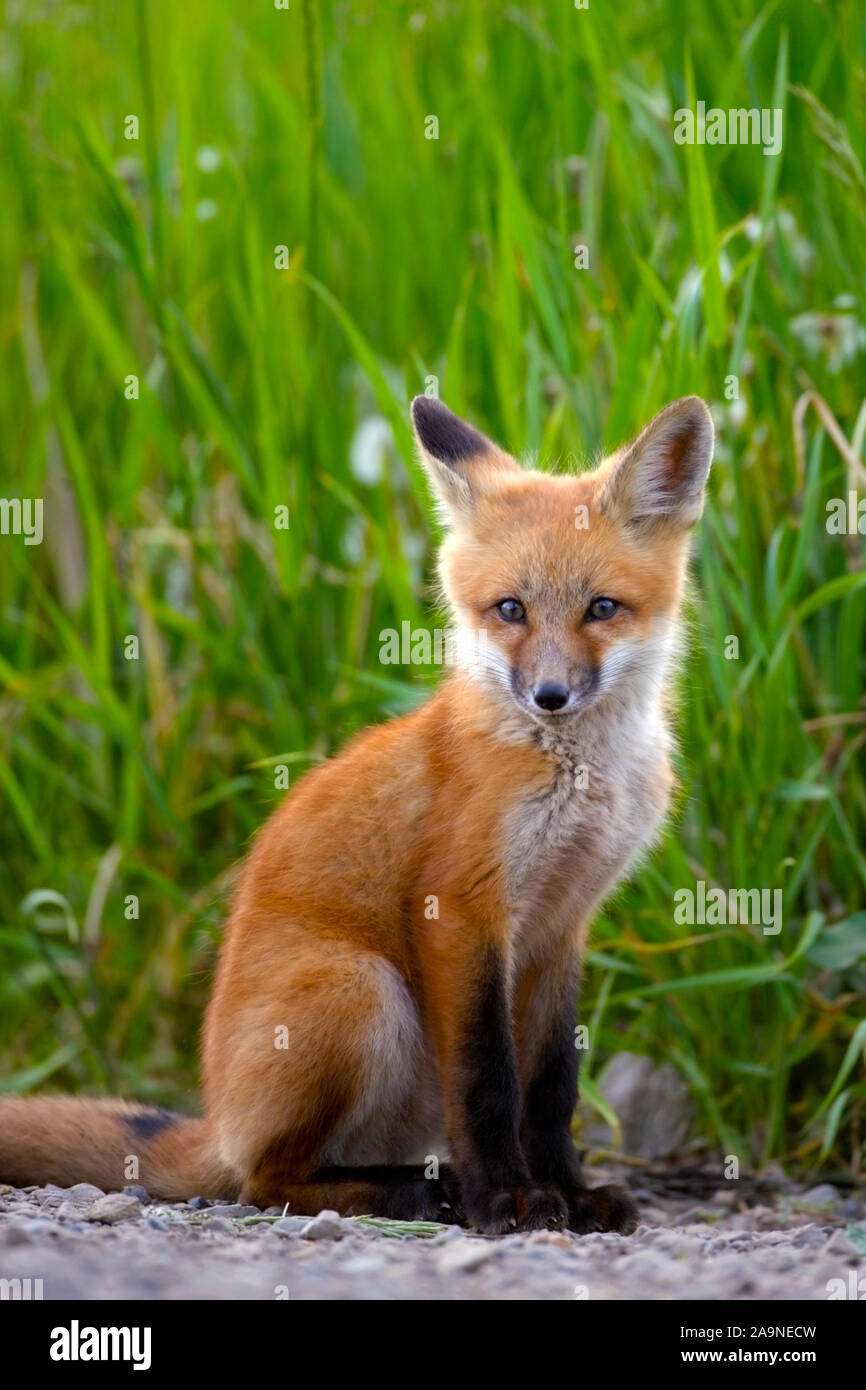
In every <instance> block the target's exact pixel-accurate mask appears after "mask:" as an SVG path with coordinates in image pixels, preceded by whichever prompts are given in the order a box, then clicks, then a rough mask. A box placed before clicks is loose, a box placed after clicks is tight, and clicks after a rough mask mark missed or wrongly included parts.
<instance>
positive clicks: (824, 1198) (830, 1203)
mask: <svg viewBox="0 0 866 1390" xmlns="http://www.w3.org/2000/svg"><path fill="white" fill-rule="evenodd" d="M838 1201H839V1193H838V1191H837V1189H836V1188H835V1187H833V1186H832V1184H831V1183H829V1182H822V1183H819V1185H818V1186H817V1187H810V1188H809V1191H808V1192H804V1193H803V1195H802V1196H801V1197H798V1198H797V1205H798V1206H803V1207H834V1206H835V1205H836V1203H837V1202H838Z"/></svg>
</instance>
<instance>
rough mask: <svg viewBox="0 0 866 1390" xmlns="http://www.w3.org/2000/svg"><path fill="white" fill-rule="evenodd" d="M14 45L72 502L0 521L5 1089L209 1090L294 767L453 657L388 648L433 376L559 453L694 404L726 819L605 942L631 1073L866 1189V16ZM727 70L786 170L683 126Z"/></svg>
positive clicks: (22, 479) (354, 3) (206, 32)
mask: <svg viewBox="0 0 866 1390" xmlns="http://www.w3.org/2000/svg"><path fill="white" fill-rule="evenodd" d="M0 44H2V49H0V54H2V62H0V102H2V113H0V114H2V120H0V142H2V143H0V154H2V160H0V195H2V218H0V288H2V296H0V303H2V306H3V308H2V311H0V333H2V344H3V348H4V370H3V372H2V375H0V420H2V429H3V446H4V465H5V467H4V482H3V490H4V495H6V496H22V497H39V496H44V497H45V498H46V508H45V540H44V543H43V544H42V545H41V546H39V547H24V546H23V543H22V540H21V538H20V537H12V536H5V537H0V586H2V597H3V607H4V621H3V625H2V635H0V738H2V749H0V792H2V796H3V802H4V807H3V820H2V846H3V866H2V873H0V953H2V970H0V1014H2V1025H0V1027H2V1035H0V1060H2V1068H0V1071H2V1077H3V1078H4V1079H3V1081H2V1083H0V1085H2V1087H4V1088H6V1089H10V1088H12V1089H17V1090H20V1091H25V1090H30V1089H33V1088H35V1087H37V1086H40V1085H43V1084H44V1085H45V1086H47V1087H49V1088H58V1089H59V1088H88V1089H93V1090H97V1089H100V1088H104V1087H112V1088H117V1089H122V1090H123V1092H124V1093H127V1094H130V1095H137V1096H141V1097H149V1098H154V1099H159V1100H165V1101H171V1102H175V1103H180V1104H184V1103H190V1102H191V1097H192V1095H193V1092H194V1088H195V1084H196V1079H195V1050H196V1037H197V1031H198V1028H199V1023H200V1016H201V1010H202V1007H203V1004H204V1001H205V999H206V996H207V992H208V985H209V980H210V976H211V972H212V968H213V963H214V959H215V951H216V943H217V941H218V937H219V929H220V922H221V919H222V915H223V911H224V904H225V899H226V894H227V891H228V888H229V886H230V878H231V871H232V866H233V864H234V863H235V862H236V861H237V859H238V857H239V856H240V855H241V854H242V853H243V851H244V849H245V847H246V845H247V843H248V841H249V838H250V836H251V834H252V833H253V832H254V830H255V829H256V827H257V826H258V825H259V824H260V823H261V821H262V820H263V819H264V817H265V816H266V815H267V813H268V811H269V809H270V808H271V807H272V806H273V805H275V804H276V802H277V800H278V798H279V795H280V793H279V792H277V791H276V790H275V787H274V765H275V763H280V762H285V763H287V764H288V765H289V766H290V768H291V774H292V776H293V777H295V776H297V775H299V774H300V772H301V771H302V770H303V768H304V767H305V766H306V765H307V764H308V763H309V762H310V761H311V760H314V759H317V758H319V757H321V756H324V755H327V754H329V753H330V752H331V751H333V750H334V749H336V748H338V747H340V745H341V744H342V743H343V742H344V741H345V739H346V738H347V737H349V736H350V735H351V734H352V733H353V732H354V731H355V730H356V729H358V728H360V727H362V726H363V725H365V724H367V723H369V722H371V721H374V720H377V719H379V718H381V717H383V716H384V715H385V714H386V713H388V712H390V711H393V710H398V709H405V708H407V707H409V706H410V705H411V704H412V703H413V702H414V700H415V699H417V698H418V697H420V696H421V695H423V693H424V690H425V689H426V688H427V685H428V683H429V681H428V678H427V677H426V676H424V675H419V674H418V673H417V672H413V671H411V670H408V671H400V670H396V671H395V669H394V668H383V667H381V666H380V665H379V663H378V660H377V653H378V648H379V638H378V634H379V632H380V631H381V630H382V629H383V628H385V627H390V626H399V624H400V622H401V621H403V620H404V619H408V620H409V621H410V622H411V623H412V624H413V626H417V625H419V624H421V623H422V622H424V621H428V622H429V621H431V612H430V607H429V602H428V589H429V579H430V559H431V551H432V543H433V540H434V536H433V535H432V534H431V529H430V522H429V520H428V512H427V508H426V504H425V495H424V490H423V486H422V483H421V480H420V478H419V475H418V471H417V466H416V464H415V462H414V459H413V455H412V449H411V440H410V434H409V429H408V423H407V419H408V417H407V404H408V401H409V399H410V398H411V396H412V395H414V394H415V393H416V392H418V391H419V390H423V389H424V382H425V379H426V378H427V377H428V376H430V375H435V376H436V377H438V379H439V391H440V394H441V396H442V397H443V399H445V400H446V401H447V402H448V403H449V404H450V405H451V406H452V407H453V408H454V409H456V410H458V411H460V412H463V413H465V414H466V415H467V416H469V417H470V418H471V419H472V420H473V421H475V422H476V423H477V424H478V425H479V426H481V427H482V428H483V429H485V430H486V431H487V432H488V433H490V434H492V435H494V436H495V437H497V438H499V439H501V440H502V441H503V443H505V444H506V445H507V446H508V447H510V448H511V449H512V450H513V451H515V452H518V451H519V452H527V453H531V454H533V455H535V456H536V457H537V458H538V460H539V463H540V465H541V466H553V465H555V464H556V462H557V460H561V459H567V458H571V459H575V460H586V459H587V458H590V457H592V456H593V455H595V454H596V453H598V452H599V451H601V450H602V449H604V448H607V447H613V446H614V445H616V444H617V443H619V442H620V441H621V440H622V439H623V438H624V437H626V436H627V435H629V434H630V433H632V432H634V431H636V430H637V429H638V428H639V427H640V426H641V425H642V424H643V423H644V422H645V421H646V419H647V418H648V417H649V416H650V415H651V414H652V413H653V412H654V411H655V410H656V409H657V408H659V407H661V406H662V405H663V404H665V403H666V402H667V401H669V400H672V399H674V398H675V397H676V396H678V395H681V394H684V393H687V392H698V393H700V394H701V395H703V396H705V397H706V398H707V399H708V400H709V401H711V402H712V403H713V406H714V409H715V411H716V415H717V419H718V425H719V429H718V451H717V463H716V467H715V470H714V475H713V480H712V484H711V492H712V497H711V501H710V504H709V506H708V509H707V513H706V515H705V519H704V522H703V524H702V527H701V531H700V537H699V540H698V542H697V546H696V563H695V577H696V581H697V582H696V593H697V598H696V601H695V608H694V614H693V624H692V643H691V652H690V657H689V661H688V666H687V670H686V672H685V676H684V681H683V693H684V697H685V699H684V709H683V715H682V721H681V724H682V747H683V756H682V766H681V777H682V793H681V798H680V806H679V810H678V814H677V818H676V822H675V824H674V825H673V827H672V828H671V831H670V833H669V834H668V836H667V837H666V840H665V843H664V846H663V848H662V849H661V850H659V852H658V853H657V854H656V855H655V856H654V857H653V859H652V860H651V861H650V862H649V863H648V864H647V866H646V867H645V868H644V869H643V870H642V871H641V872H640V873H639V874H638V875H637V877H636V878H635V880H634V882H633V883H632V884H631V885H629V886H628V887H627V888H626V889H624V890H623V891H622V892H621V893H620V895H619V896H618V897H617V898H616V899H615V900H614V901H613V902H612V903H610V904H609V905H608V908H607V910H606V912H605V915H604V917H603V919H602V920H601V921H600V922H599V924H598V927H597V929H596V933H595V938H594V951H593V954H592V956H591V960H590V968H589V970H588V972H587V974H588V981H587V986H588V995H589V997H588V999H587V1002H586V1006H585V1013H584V1017H585V1018H586V1019H587V1020H588V1021H590V1022H591V1038H592V1043H593V1046H592V1050H591V1051H590V1053H589V1058H588V1062H587V1067H586V1076H587V1086H586V1095H587V1097H588V1100H589V1102H590V1103H591V1102H592V1101H593V1100H598V1095H599V1093H598V1089H597V1084H598V1079H599V1074H600V1071H601V1068H602V1066H603V1063H604V1061H605V1059H606V1058H607V1057H609V1056H610V1055H612V1053H613V1052H615V1051H616V1050H617V1049H619V1048H630V1049H633V1050H637V1051H642V1052H648V1053H650V1054H651V1055H652V1056H654V1057H656V1058H658V1059H659V1060H669V1061H671V1062H673V1064H674V1065H675V1066H676V1067H677V1068H678V1069H679V1070H680V1071H681V1072H682V1074H683V1075H684V1076H685V1077H686V1079H687V1080H688V1082H689V1084H690V1085H691V1087H692V1088H693V1091H694V1093H695V1096H696V1099H697V1101H698V1104H699V1115H700V1127H701V1132H702V1134H703V1136H704V1137H705V1139H706V1140H707V1141H708V1142H709V1143H711V1144H712V1145H714V1146H716V1147H721V1148H722V1150H723V1151H724V1152H725V1153H735V1154H737V1155H739V1156H740V1158H741V1160H742V1161H743V1162H744V1163H749V1164H751V1163H756V1162H760V1161H765V1160H768V1159H770V1158H774V1157H784V1158H787V1159H789V1160H794V1161H797V1162H799V1163H802V1164H817V1163H818V1162H819V1161H821V1160H823V1159H827V1160H830V1161H833V1162H844V1163H848V1164H851V1165H853V1166H854V1167H855V1168H856V1167H857V1166H858V1165H859V1163H860V1161H861V1152H862V1139H861V1127H862V1123H863V1109H864V1100H866V1068H864V1045H866V1036H864V1034H866V1029H864V1026H863V1024H862V1023H860V1024H859V1027H858V1023H859V1021H860V1020H861V1019H862V1018H863V1013H864V994H866V930H864V927H866V918H864V916H863V915H862V907H863V903H864V897H866V893H864V885H866V856H864V848H863V847H864V843H866V834H864V825H866V772H864V758H863V746H864V742H866V709H864V700H863V689H864V681H863V676H864V657H863V653H864V647H866V640H864V638H866V632H864V629H866V587H864V581H866V568H864V545H863V539H862V537H859V536H854V537H847V538H845V537H839V536H834V535H830V534H828V532H827V530H826V527H825V515H826V505H827V502H828V500H829V499H831V498H834V497H840V496H845V495H847V490H848V488H849V487H854V486H858V487H859V493H860V496H861V497H864V496H866V485H864V475H863V474H862V472H858V471H857V460H858V459H859V458H860V457H861V456H862V444H863V437H864V434H866V411H864V408H863V400H862V396H863V386H862V382H863V364H864V347H863V337H864V328H863V325H864V323H866V303H864V297H866V280H864V269H866V265H864V261H866V257H864V247H866V225H864V224H866V211H864V208H866V199H864V190H866V177H864V172H863V169H864V163H866V150H864V126H863V121H862V100H863V93H864V88H866V70H864V52H863V49H864V29H863V22H862V12H861V9H860V6H859V5H857V4H856V3H853V0H840V3H838V4H837V5H835V6H834V7H833V15H832V19H831V17H830V12H829V10H828V8H827V7H825V6H823V5H820V4H817V3H812V0H791V2H790V3H787V4H779V3H777V0H770V3H768V4H766V5H764V6H763V7H760V6H757V5H755V4H752V3H750V0H717V3H713V4H710V3H708V2H707V0H688V2H687V3H686V4H685V6H683V5H682V4H674V3H673V0H660V2H659V3H656V4H649V3H645V4H640V5H637V6H616V7H610V6H606V5H603V4H602V3H600V0H599V3H596V0H592V4H591V7H590V9H589V10H588V11H576V10H574V9H573V8H572V7H571V6H569V5H568V4H567V3H566V2H565V0H561V3H553V0H550V3H535V4H527V5H522V6H498V5H493V4H486V5H484V4H481V3H480V2H479V0H472V2H471V3H469V4H466V5H460V6H458V5H454V4H447V3H444V0H442V2H440V3H433V4H427V5H421V4H419V5H417V6H416V7H415V11H414V15H413V11H412V8H411V7H409V6H402V5H397V4H394V3H385V2H384V0H382V3H378V4H375V5H374V4H373V3H364V2H363V0H344V2H343V3H341V4H339V5H337V6H321V7H319V6H316V5H315V4H313V3H310V0H295V3H293V4H292V6H291V9H290V10H289V11H277V10H274V9H273V8H269V6H268V4H267V3H265V4H261V5H251V4H249V3H240V0H211V3H204V0H187V3H185V4H183V5H174V4H169V3H167V0H154V3H152V4H145V3H138V4H127V5H122V6H111V5H108V4H103V5H98V4H97V5H91V6H87V5H80V4H74V5H73V4H71V3H68V4H67V3H62V2H61V3H51V4H49V3H47V0H39V3H34V4H32V5H22V4H17V5H15V6H12V7H10V13H9V14H8V15H7V27H6V30H5V34H4V36H3V38H2V40H0ZM691 96H694V98H695V99H698V98H702V99H704V100H706V102H707V104H708V106H712V105H715V106H719V107H722V108H725V109H727V108H729V107H739V106H758V107H783V108H784V111H785V127H784V130H785V143H784V150H783V153H782V154H781V155H780V156H779V157H778V158H765V157H763V156H762V154H761V151H760V149H757V148H755V147H750V146H747V147H731V146H700V145H692V146H678V145H676V144H675V143H674V141H673V120H672V117H673V112H674V110H676V109H677V108H679V107H681V106H683V105H685V104H686V102H687V100H690V99H691ZM431 114H434V115H436V116H437V117H438V120H439V138H438V140H428V139H425V133H424V132H425V118H426V117H428V116H429V115H431ZM129 115H135V116H137V117H138V119H139V124H140V130H139V135H140V138H139V139H138V141H132V140H129V141H127V140H125V139H124V135H123V132H124V121H125V118H126V117H127V116H129ZM214 152H215V153H214ZM577 243H582V244H585V245H587V246H588V248H589V255H590V265H589V269H586V270H577V269H575V267H574V249H573V248H574V246H575V244H577ZM280 245H285V246H287V247H288V249H289V265H288V268H286V269H275V263H274V262H275V254H274V248H275V247H277V246H280ZM840 296H845V298H844V299H841V300H840ZM803 315H819V316H822V317H821V318H820V319H818V320H809V319H806V320H804V319H803V317H802V316H803ZM130 374H135V375H137V376H138V377H139V379H140V395H139V399H137V400H128V399H126V398H125V396H124V383H125V379H126V378H127V377H128V376H129V375H130ZM731 374H736V375H737V376H738V377H739V384H740V399H739V402H736V403H732V402H731V401H729V400H727V399H726V397H725V389H726V379H727V378H728V377H729V376H730V375H731ZM806 392H813V393H815V396H816V397H817V398H818V407H817V409H816V408H813V406H809V407H808V408H807V409H806V410H805V413H802V414H801V413H797V410H796V407H797V402H798V401H800V400H802V398H803V396H804V394H805V393H806ZM828 411H829V412H830V413H831V416H832V419H828V414H827V412H828ZM372 416H376V417H379V418H380V419H382V420H384V421H386V422H387V423H388V425H389V426H390V443H389V444H388V445H387V446H386V448H385V454H384V459H383V461H382V472H381V477H380V479H379V481H378V482H377V483H375V484H372V485H371V484H370V483H368V482H365V481H364V480H363V479H362V478H361V477H359V476H357V473H356V471H354V469H353V467H352V464H351V458H352V455H351V447H352V441H353V439H354V438H355V435H356V431H357V430H358V428H359V425H360V424H361V422H363V421H364V420H367V419H368V418H370V417H372ZM833 420H835V421H836V422H838V429H836V428H835V426H834V425H833ZM840 432H841V434H840ZM834 436H835V437H834ZM846 441H847V443H846ZM860 468H861V469H862V464H861V465H860ZM280 505H287V506H288V507H289V509H290V515H291V525H290V528H289V530H287V531H285V530H283V531H281V530H276V529H275V528H274V525H273V517H274V514H275V513H274V509H275V508H276V507H278V506H280ZM129 634H134V635H137V636H138V638H139V640H140V647H141V655H140V659H139V660H137V661H135V660H127V659H125V657H124V639H125V638H126V636H127V635H129ZM729 635H734V636H736V637H738V639H739V658H738V659H736V660H734V659H727V658H726V655H725V642H726V638H727V637H728V636H729ZM697 878H703V879H705V880H706V881H707V882H709V883H713V884H717V885H721V886H723V887H725V888H729V887H743V888H751V887H766V888H777V887H778V888H782V889H783V890H784V926H783V930H782V932H781V934H780V935H779V936H775V937H768V936H763V935H762V934H761V933H760V931H759V930H758V931H755V930H754V929H750V928H749V927H746V926H735V927H732V928H722V927H704V928H701V927H694V928H688V927H685V928H684V927H679V926H677V925H676V924H675V922H674V920H673V895H674V892H675V891H676V890H677V889H678V888H680V887H685V886H689V885H692V886H693V885H694V882H695V880H696V879H697ZM129 895H135V896H136V897H137V899H138V902H139V915H138V917H137V919H135V918H131V919H129V918H127V917H125V915H124V911H125V907H124V905H125V901H126V900H127V898H128V897H129ZM858 912H859V913H860V914H861V915H860V916H859V917H858V916H857V915H856V914H857V913H858Z"/></svg>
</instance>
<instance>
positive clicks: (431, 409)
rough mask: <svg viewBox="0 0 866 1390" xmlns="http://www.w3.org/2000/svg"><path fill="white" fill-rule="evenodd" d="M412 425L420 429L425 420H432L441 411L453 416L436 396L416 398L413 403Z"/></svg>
mask: <svg viewBox="0 0 866 1390" xmlns="http://www.w3.org/2000/svg"><path fill="white" fill-rule="evenodd" d="M411 409H412V423H413V425H415V427H416V428H418V427H419V426H420V425H421V424H422V423H423V422H424V421H425V420H431V419H432V418H433V416H434V415H436V414H437V413H438V412H439V411H440V410H441V411H444V412H445V413H446V414H447V415H450V414H451V411H450V410H449V409H448V407H447V405H443V404H442V402H441V401H440V400H439V399H438V398H437V397H436V396H416V397H415V399H414V400H413V402H412V407H411Z"/></svg>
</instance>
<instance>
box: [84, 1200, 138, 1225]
mask: <svg viewBox="0 0 866 1390" xmlns="http://www.w3.org/2000/svg"><path fill="white" fill-rule="evenodd" d="M140 1216H141V1202H140V1201H139V1200H138V1198H137V1197H130V1196H128V1195H126V1194H125V1193H123V1192H110V1193H109V1194H108V1196H107V1197H100V1198H99V1201H98V1202H94V1203H93V1206H92V1207H91V1208H90V1210H89V1212H88V1213H87V1220H88V1221H98V1222H99V1223H100V1224H101V1225H103V1226H116V1225H117V1224H118V1222H120V1221H137V1220H138V1218H139V1217H140Z"/></svg>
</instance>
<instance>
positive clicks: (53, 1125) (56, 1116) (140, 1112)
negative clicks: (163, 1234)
mask: <svg viewBox="0 0 866 1390" xmlns="http://www.w3.org/2000/svg"><path fill="white" fill-rule="evenodd" d="M0 1182H7V1183H11V1184H13V1185H14V1186H16V1187H25V1186H30V1185H31V1184H33V1185H37V1186H42V1185H44V1184H45V1183H55V1184H56V1185H57V1186H58V1187H71V1186H73V1185H74V1184H75V1183H78V1182H89V1183H93V1184H94V1185H95V1186H96V1187H101V1188H102V1189H103V1191H104V1192H116V1191H119V1190H120V1189H121V1188H123V1187H125V1186H126V1185H127V1184H130V1183H138V1184H140V1185H141V1186H142V1187H145V1188H146V1189H147V1191H148V1192H149V1193H150V1195H151V1196H152V1197H162V1198H166V1199H169V1200H175V1201H181V1200H184V1199H188V1198H190V1197H195V1196H201V1197H228V1198H233V1197H235V1196H236V1195H237V1192H238V1188H239V1185H240V1184H239V1183H238V1181H237V1178H236V1177H235V1176H234V1175H233V1174H232V1173H231V1172H230V1171H229V1170H228V1169H227V1168H226V1166H225V1164H223V1163H221V1162H220V1161H219V1160H218V1158H217V1156H216V1154H215V1152H214V1150H213V1147H212V1145H211V1143H210V1141H209V1135H208V1131H207V1125H206V1123H205V1121H204V1120H197V1119H192V1118H190V1117H189V1116H186V1115H178V1114H175V1113H174V1112H173V1111H171V1110H163V1109H161V1108H159V1107H155V1106H145V1105H135V1104H133V1103H131V1102H128V1101H123V1100H86V1099H78V1098H75V1097H71V1096H33V1097H26V1098H25V1097H18V1096H9V1097H4V1098H3V1099H0Z"/></svg>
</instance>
